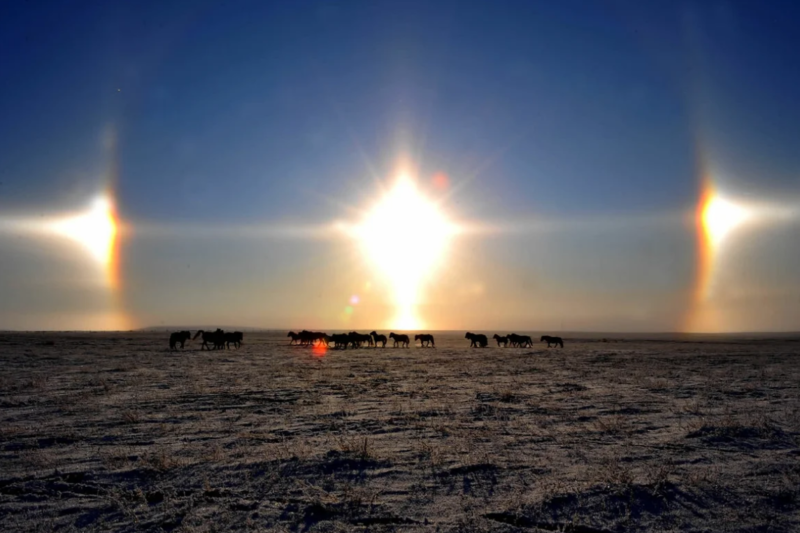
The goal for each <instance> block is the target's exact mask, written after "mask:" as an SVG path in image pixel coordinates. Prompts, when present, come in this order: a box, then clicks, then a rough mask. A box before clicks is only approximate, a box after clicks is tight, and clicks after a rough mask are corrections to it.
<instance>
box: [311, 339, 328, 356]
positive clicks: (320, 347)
mask: <svg viewBox="0 0 800 533" xmlns="http://www.w3.org/2000/svg"><path fill="white" fill-rule="evenodd" d="M311 353H312V354H313V355H314V357H325V354H327V353H328V346H327V345H326V344H325V343H324V342H319V343H317V344H315V345H314V347H313V348H312V349H311Z"/></svg>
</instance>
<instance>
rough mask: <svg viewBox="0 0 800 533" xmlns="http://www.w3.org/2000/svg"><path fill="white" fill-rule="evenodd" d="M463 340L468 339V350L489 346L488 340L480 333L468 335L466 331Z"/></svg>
mask: <svg viewBox="0 0 800 533" xmlns="http://www.w3.org/2000/svg"><path fill="white" fill-rule="evenodd" d="M464 338H465V339H469V346H470V348H478V347H480V348H486V345H487V344H489V339H487V338H486V335H484V334H482V333H470V332H469V331H468V332H467V334H466V335H464Z"/></svg>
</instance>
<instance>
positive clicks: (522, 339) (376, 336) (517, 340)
mask: <svg viewBox="0 0 800 533" xmlns="http://www.w3.org/2000/svg"><path fill="white" fill-rule="evenodd" d="M286 336H287V337H289V338H290V339H291V340H290V341H289V344H295V345H299V346H323V345H324V346H326V347H328V346H330V345H331V344H333V347H334V348H338V349H342V350H344V349H347V348H348V347H351V348H361V347H363V346H371V347H376V348H377V347H378V346H380V347H381V348H386V344H387V343H388V342H389V340H391V341H393V342H394V344H393V346H394V347H395V348H398V347H399V348H408V347H409V346H410V345H411V338H410V337H409V336H408V335H406V334H405V333H394V332H392V333H389V336H388V337H387V336H386V335H381V334H380V333H378V332H377V331H372V332H370V333H368V334H366V333H358V332H356V331H351V332H350V333H334V334H333V335H328V334H327V333H322V332H320V331H307V330H303V331H301V332H300V333H295V332H294V331H290V332H289V333H288V335H286ZM198 337H201V338H202V341H203V343H202V344H201V345H200V349H201V350H224V349H226V348H227V349H230V347H231V344H233V345H234V347H236V348H239V347H240V346H241V345H242V341H243V339H244V333H242V332H241V331H223V330H221V329H219V328H217V330H216V331H205V330H202V329H201V330H198V331H197V333H195V335H194V337H192V333H191V332H190V331H176V332H175V333H172V334H171V335H170V336H169V348H170V350H177V349H178V345H180V347H181V348H183V346H184V343H185V342H186V341H188V340H189V339H192V340H194V339H197V338H198ZM464 338H465V339H468V340H469V341H470V343H469V345H470V347H472V348H485V347H486V346H487V345H488V344H489V339H488V337H486V335H484V334H482V333H472V332H467V334H466V335H464ZM492 339H494V340H495V341H497V346H502V347H504V348H507V347H509V346H511V347H512V348H528V347H531V346H533V339H532V338H531V337H530V335H517V334H516V333H509V334H508V335H505V336H500V335H498V334H496V333H495V335H494V336H493V337H492ZM417 341H419V345H420V346H421V347H422V348H436V342H435V340H434V338H433V335H431V334H429V333H419V334H417V335H414V343H416V342H417ZM539 342H546V343H547V347H548V348H550V347H551V346H560V347H561V348H563V347H564V340H563V339H562V338H561V337H551V336H549V335H542V338H541V339H540V341H539Z"/></svg>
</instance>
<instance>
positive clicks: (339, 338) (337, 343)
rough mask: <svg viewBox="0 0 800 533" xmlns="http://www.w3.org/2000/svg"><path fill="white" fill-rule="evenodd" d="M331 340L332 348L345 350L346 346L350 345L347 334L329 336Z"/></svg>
mask: <svg viewBox="0 0 800 533" xmlns="http://www.w3.org/2000/svg"><path fill="white" fill-rule="evenodd" d="M331 340H332V341H333V347H334V348H347V345H348V344H350V335H348V334H347V333H334V334H333V335H331Z"/></svg>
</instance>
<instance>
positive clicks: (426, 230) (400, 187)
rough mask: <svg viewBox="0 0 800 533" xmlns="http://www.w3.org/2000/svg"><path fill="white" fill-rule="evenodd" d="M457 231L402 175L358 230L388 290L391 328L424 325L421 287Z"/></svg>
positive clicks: (366, 215) (372, 262)
mask: <svg viewBox="0 0 800 533" xmlns="http://www.w3.org/2000/svg"><path fill="white" fill-rule="evenodd" d="M456 229H457V228H456V226H455V224H453V223H452V222H450V221H449V220H448V219H447V217H445V215H444V214H443V213H442V212H441V211H440V210H439V208H438V206H437V205H436V204H435V203H434V202H431V201H430V200H429V199H427V198H426V197H425V196H424V195H423V194H422V193H421V192H420V191H419V190H418V189H417V187H416V184H415V183H414V181H413V179H411V178H410V177H409V176H407V175H401V176H400V177H399V178H398V179H397V181H396V182H395V183H394V185H393V186H392V188H391V189H390V190H389V191H388V192H387V193H386V194H385V195H384V196H383V197H382V198H381V199H380V200H379V201H378V202H377V203H376V204H375V205H374V206H373V207H372V208H371V209H369V210H368V211H367V212H366V213H365V215H364V217H363V219H362V220H361V221H360V223H359V224H358V225H357V226H356V228H355V234H356V237H357V238H358V241H359V243H360V246H361V248H362V250H363V252H364V254H366V255H367V257H368V258H369V261H370V263H371V264H372V265H373V266H374V267H375V269H376V270H377V271H378V273H379V274H380V275H382V276H384V277H385V278H386V279H387V280H388V281H389V283H390V284H391V286H392V291H393V293H394V294H393V299H394V303H395V305H396V307H397V315H396V317H395V318H394V320H393V321H392V323H391V327H394V328H398V329H418V328H420V327H422V326H423V323H422V321H421V320H420V318H419V317H418V316H417V312H416V308H417V306H418V305H419V304H420V303H421V302H422V300H423V297H424V292H423V290H424V286H425V284H426V283H427V282H428V281H429V280H430V279H431V278H432V276H433V275H434V274H435V273H436V271H437V270H438V269H439V268H441V267H442V266H443V264H444V260H445V258H446V256H447V252H448V249H449V246H450V243H451V240H452V236H453V235H454V234H455V233H456Z"/></svg>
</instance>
